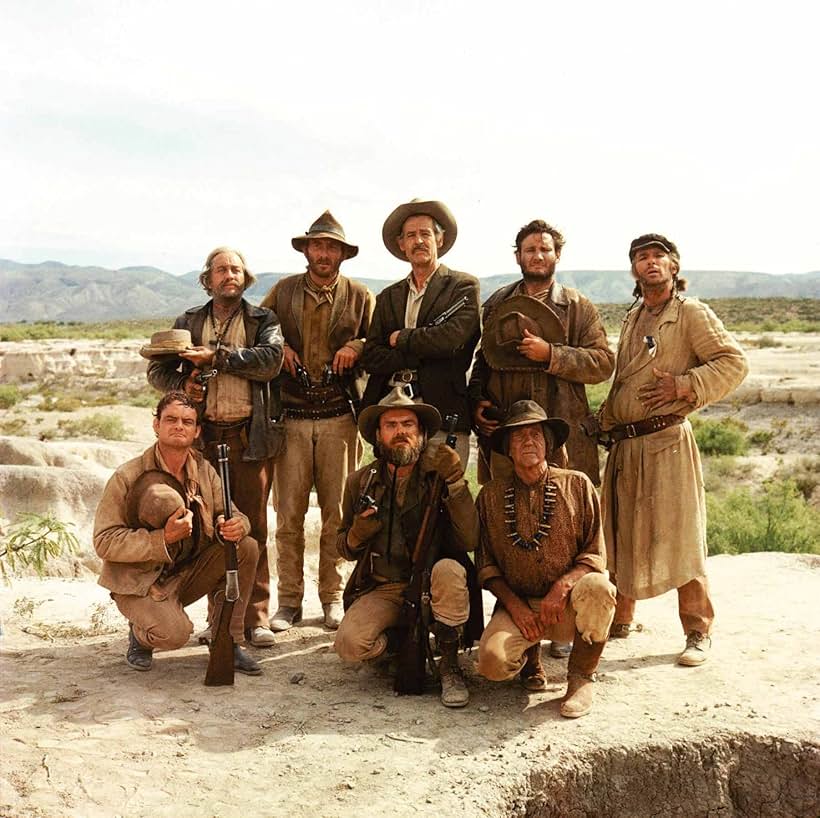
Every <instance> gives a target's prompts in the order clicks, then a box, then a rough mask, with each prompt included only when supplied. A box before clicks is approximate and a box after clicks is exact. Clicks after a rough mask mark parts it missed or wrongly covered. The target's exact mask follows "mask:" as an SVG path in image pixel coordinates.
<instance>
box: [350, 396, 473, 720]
mask: <svg viewBox="0 0 820 818" xmlns="http://www.w3.org/2000/svg"><path fill="white" fill-rule="evenodd" d="M440 426H441V416H440V415H439V413H438V410H437V409H436V408H435V407H433V406H429V405H428V404H425V403H414V402H413V401H412V400H411V399H410V398H408V397H407V396H406V394H405V393H404V391H403V390H402V389H400V388H396V389H394V390H393V391H392V392H390V393H389V394H388V395H387V396H386V397H385V398H383V399H382V400H381V401H380V402H379V403H378V404H376V405H374V406H369V407H367V409H365V410H364V411H363V412H362V413H361V415H360V417H359V431H360V432H361V433H362V437H364V439H365V440H366V441H368V443H371V444H373V446H374V452H375V453H376V456H377V458H378V459H377V460H376V461H375V462H373V463H370V464H368V465H367V466H365V467H364V468H361V469H359V470H358V471H356V472H353V474H351V475H350V476H349V477H348V479H347V482H346V484H345V491H344V499H343V515H342V527H341V528H340V530H339V539H338V541H337V547H338V549H339V553H340V554H341V555H342V556H343V557H345V558H346V559H349V560H356V567H355V569H354V570H353V573H352V574H351V577H350V580H349V582H348V584H347V587H346V588H345V593H344V604H345V617H344V619H343V620H342V623H341V625H340V626H339V630H338V631H337V634H336V652H337V653H338V654H339V656H340V657H341V658H342V659H344V660H345V661H349V662H362V661H365V660H368V659H376V658H377V657H379V656H382V655H383V654H384V653H385V651H386V650H387V648H388V638H389V637H388V633H386V631H389V629H391V628H393V627H395V626H396V625H397V624H398V623H399V620H400V613H401V609H402V603H403V601H404V597H403V593H404V590H405V588H406V587H407V585H408V582H409V580H410V575H411V571H412V567H413V566H412V552H413V548H414V546H415V544H416V538H417V536H418V533H419V529H420V528H421V524H422V519H423V518H424V513H425V510H426V508H427V504H428V502H429V498H430V496H431V489H432V485H433V482H434V478H435V477H436V474H439V475H441V477H442V478H443V480H444V482H445V493H444V500H443V503H442V508H441V511H440V513H439V514H438V519H437V520H436V523H435V533H434V541H433V549H434V552H435V553H436V554H437V561H436V562H435V564H434V565H433V569H432V576H431V581H430V596H431V607H432V614H433V619H434V620H435V621H434V622H433V624H432V628H431V629H432V631H433V633H434V634H435V635H436V639H437V642H438V648H439V650H440V652H441V664H440V666H439V671H440V674H441V701H442V704H444V705H445V706H447V707H463V706H464V705H466V704H467V701H468V699H469V693H468V691H467V687H466V684H465V682H464V677H463V676H462V673H461V670H460V668H459V664H458V648H459V641H463V644H464V645H465V646H472V644H473V641H474V640H475V639H477V638H478V637H479V636H480V635H481V625H482V620H481V616H482V615H481V591H480V588H479V586H478V580H477V577H476V573H475V568H474V567H473V564H472V562H471V561H470V559H469V557H468V556H467V552H468V551H472V550H473V548H474V547H475V543H476V540H477V539H478V515H477V514H476V510H475V505H474V503H473V498H472V497H471V495H470V489H469V488H468V487H467V482H466V480H465V479H464V468H463V466H462V464H461V460H460V459H459V456H458V454H457V452H456V451H455V450H454V449H451V448H450V447H448V446H447V445H446V444H444V443H442V444H440V445H439V446H438V447H437V448H436V449H435V451H434V452H427V451H426V450H425V449H426V445H427V440H428V439H429V437H432V436H433V435H434V434H435V433H436V432H437V431H438V429H439V427H440ZM371 473H372V474H371ZM365 490H366V496H368V497H370V498H371V499H372V500H373V501H374V502H375V507H371V508H367V509H365V510H364V511H362V510H357V508H356V505H357V501H358V500H359V498H362V497H363V492H364V491H365ZM460 637H461V640H460Z"/></svg>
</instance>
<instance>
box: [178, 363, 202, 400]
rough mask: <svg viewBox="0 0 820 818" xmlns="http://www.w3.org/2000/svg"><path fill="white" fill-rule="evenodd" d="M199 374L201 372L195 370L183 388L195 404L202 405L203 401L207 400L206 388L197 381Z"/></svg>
mask: <svg viewBox="0 0 820 818" xmlns="http://www.w3.org/2000/svg"><path fill="white" fill-rule="evenodd" d="M199 374H200V370H198V369H194V370H193V371H192V372H191V374H190V375H189V376H188V377H187V378H186V379H185V383H184V384H183V385H182V388H183V389H184V390H185V394H186V395H187V396H188V397H189V398H190V399H191V400H192V401H193V402H194V403H202V401H203V400H205V387H204V386H203V385H202V384H201V383H197V381H196V376H197V375H199Z"/></svg>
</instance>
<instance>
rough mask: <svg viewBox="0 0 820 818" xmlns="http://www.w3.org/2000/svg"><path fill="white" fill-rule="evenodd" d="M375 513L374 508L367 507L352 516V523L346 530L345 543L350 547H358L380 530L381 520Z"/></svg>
mask: <svg viewBox="0 0 820 818" xmlns="http://www.w3.org/2000/svg"><path fill="white" fill-rule="evenodd" d="M375 515H376V509H375V508H367V509H365V510H364V511H363V512H362V513H361V514H357V515H356V516H355V517H354V519H353V525H352V526H350V528H349V529H348V530H347V544H348V545H349V546H350V547H351V548H358V547H359V546H360V545H362V544H363V543H366V542H367V541H368V540H369V539H371V538H373V537H375V536H376V534H378V533H379V531H381V530H382V522H381V520H377V519H376V516H375Z"/></svg>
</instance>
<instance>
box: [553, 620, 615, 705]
mask: <svg viewBox="0 0 820 818" xmlns="http://www.w3.org/2000/svg"><path fill="white" fill-rule="evenodd" d="M604 645H606V642H593V643H592V644H589V643H588V642H585V641H584V640H583V638H582V637H581V634H580V633H578V632H577V631H576V633H575V641H574V643H573V645H572V653H571V654H570V655H569V664H568V666H567V694H566V696H564V701H563V702H562V703H561V715H562V716H564V717H566V718H568V719H577V718H578V717H580V716H586V714H587V713H589V711H590V710H592V698H593V695H594V688H593V684H594V683H595V670H596V669H597V667H598V662H599V660H600V658H601V654H602V653H603V651H604Z"/></svg>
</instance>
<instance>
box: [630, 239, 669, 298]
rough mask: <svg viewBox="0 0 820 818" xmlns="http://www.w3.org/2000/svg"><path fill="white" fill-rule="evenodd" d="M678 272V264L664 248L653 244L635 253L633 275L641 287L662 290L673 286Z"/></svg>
mask: <svg viewBox="0 0 820 818" xmlns="http://www.w3.org/2000/svg"><path fill="white" fill-rule="evenodd" d="M677 271H678V264H677V262H676V261H675V259H673V258H672V256H670V255H669V253H667V252H666V250H664V249H663V247H660V246H659V245H656V244H651V245H650V246H649V247H644V248H643V249H641V250H638V252H637V253H635V257H634V258H633V259H632V275H633V276H634V277H635V278H636V279H637V281H638V283H639V284H640V285H641V287H654V288H660V287H664V286H667V285H669V286H671V283H672V278H673V276H674V275H675V273H677Z"/></svg>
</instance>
